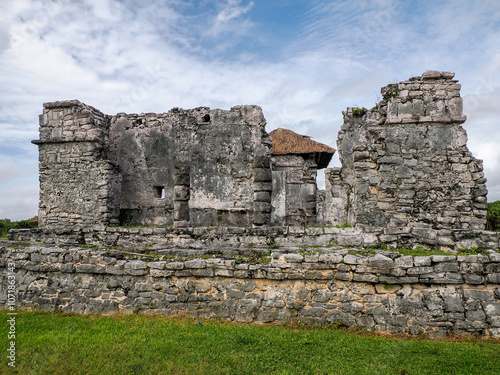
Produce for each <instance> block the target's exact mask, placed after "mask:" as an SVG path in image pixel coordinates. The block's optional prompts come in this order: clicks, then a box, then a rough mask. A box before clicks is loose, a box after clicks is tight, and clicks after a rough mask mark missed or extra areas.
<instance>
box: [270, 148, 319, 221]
mask: <svg viewBox="0 0 500 375" xmlns="http://www.w3.org/2000/svg"><path fill="white" fill-rule="evenodd" d="M271 160H272V163H271V169H272V176H273V189H272V198H271V205H272V215H271V222H272V223H273V224H275V225H290V226H301V225H302V226H312V225H316V223H317V215H316V196H317V187H316V174H317V166H318V165H317V163H316V161H315V160H314V157H313V156H312V155H310V156H308V157H307V156H302V155H274V156H273V157H272V159H271Z"/></svg>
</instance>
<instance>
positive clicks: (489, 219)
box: [486, 201, 500, 231]
mask: <svg viewBox="0 0 500 375" xmlns="http://www.w3.org/2000/svg"><path fill="white" fill-rule="evenodd" d="M486 206H487V210H488V213H487V215H486V229H488V230H497V231H498V230H500V201H496V202H491V203H487V204H486Z"/></svg>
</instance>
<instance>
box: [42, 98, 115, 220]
mask: <svg viewBox="0 0 500 375" xmlns="http://www.w3.org/2000/svg"><path fill="white" fill-rule="evenodd" d="M108 130H109V119H108V117H107V116H106V115H104V114H102V113H101V112H99V111H98V110H96V109H95V108H92V107H90V106H87V105H85V104H82V103H80V102H78V101H77V100H72V101H66V102H53V103H46V104H45V105H44V113H43V115H41V116H40V139H39V140H36V141H33V143H35V144H37V145H38V146H39V169H40V206H39V215H38V216H39V224H40V226H41V227H45V228H71V227H73V226H75V225H77V226H80V225H94V224H99V223H105V222H108V221H111V222H113V221H115V222H117V216H118V210H117V207H116V199H115V197H116V192H117V190H118V189H119V178H118V175H117V168H116V166H115V165H114V164H112V163H110V162H109V161H108V160H106V152H105V145H106V143H107V141H108Z"/></svg>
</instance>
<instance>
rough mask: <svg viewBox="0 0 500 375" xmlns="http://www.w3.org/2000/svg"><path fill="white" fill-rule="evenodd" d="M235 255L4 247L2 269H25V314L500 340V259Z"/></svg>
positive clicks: (19, 284) (20, 289)
mask: <svg viewBox="0 0 500 375" xmlns="http://www.w3.org/2000/svg"><path fill="white" fill-rule="evenodd" d="M233 251H234V250H233V249H226V250H225V251H222V250H219V251H218V254H217V255H216V254H214V252H213V250H212V251H208V250H206V249H200V250H198V251H192V252H186V251H181V250H177V251H173V252H171V253H170V254H169V256H167V257H165V259H163V260H162V259H161V258H158V259H154V258H152V257H141V256H140V255H138V254H136V255H131V254H127V253H124V252H120V251H111V250H108V251H96V250H82V249H81V248H73V249H71V248H70V249H64V248H60V247H28V248H9V247H4V246H3V247H0V267H3V268H5V267H6V265H7V264H8V263H9V264H10V267H12V264H15V270H16V271H15V272H16V274H15V278H16V288H17V298H18V301H19V306H18V307H20V308H22V309H41V310H51V311H53V310H58V311H64V312H73V313H103V314H108V313H115V312H133V311H135V312H151V313H161V314H167V315H175V314H186V315H190V316H195V317H208V318H215V317H218V318H224V319H229V320H234V321H238V322H261V323H269V322H290V321H303V322H309V323H314V324H318V323H320V324H328V323H329V324H336V325H345V326H349V327H355V326H356V327H364V328H366V329H375V330H378V331H384V332H391V333H399V332H404V333H409V334H427V335H428V336H429V337H444V336H446V335H447V334H459V335H461V334H474V335H489V336H493V337H500V288H499V287H500V285H499V284H500V255H499V254H498V253H491V254H490V255H489V256H480V255H477V256H475V255H471V256H458V257H456V256H438V255H434V256H422V257H412V256H401V255H400V254H398V253H391V252H379V253H377V254H376V255H375V256H374V257H363V256H358V255H354V254H350V253H349V250H347V249H345V250H337V251H334V250H331V249H315V251H307V252H305V251H302V252H296V251H295V252H294V251H288V250H282V251H278V250H273V251H272V252H270V251H262V250H261V251H258V250H253V251H251V250H249V252H247V253H246V254H244V255H234V254H232V252H233ZM137 258H139V259H137ZM1 275H2V276H1V278H2V282H1V284H0V285H1V289H0V303H1V304H2V305H3V306H6V303H7V301H6V300H7V298H6V292H7V290H6V286H7V285H8V283H7V280H6V277H7V272H5V270H4V271H3V272H1Z"/></svg>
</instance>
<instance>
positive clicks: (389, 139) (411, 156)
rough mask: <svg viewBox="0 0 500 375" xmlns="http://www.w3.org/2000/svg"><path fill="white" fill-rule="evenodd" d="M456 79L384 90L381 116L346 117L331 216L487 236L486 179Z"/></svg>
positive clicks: (435, 78) (429, 79)
mask: <svg viewBox="0 0 500 375" xmlns="http://www.w3.org/2000/svg"><path fill="white" fill-rule="evenodd" d="M453 75H454V74H453V73H447V72H434V71H428V72H426V73H424V74H423V75H422V77H413V78H411V79H410V80H409V81H403V82H400V83H398V84H391V85H388V86H386V87H384V88H382V90H381V92H382V95H383V100H382V101H381V102H380V103H378V104H377V106H376V107H375V108H373V109H371V110H365V109H363V108H349V109H348V110H347V111H346V112H345V113H344V125H343V126H342V128H341V130H340V132H339V137H338V152H339V157H340V161H341V163H342V169H341V170H340V171H337V172H339V173H333V171H332V172H330V173H327V177H328V178H329V181H328V183H329V185H327V188H328V190H327V192H326V194H327V195H328V194H330V195H331V197H332V199H330V207H332V206H333V208H329V207H328V206H327V207H326V208H324V210H326V211H328V210H331V211H335V212H339V213H340V214H342V210H341V209H340V208H341V207H346V209H345V210H344V215H345V216H344V217H342V218H341V220H340V221H342V219H343V220H345V221H346V222H349V223H350V224H353V225H357V224H365V225H373V226H389V227H391V226H395V227H404V226H414V227H425V228H434V229H484V228H485V224H486V194H487V190H486V187H485V182H486V179H485V178H484V173H483V166H482V161H480V160H477V159H475V158H474V157H473V156H472V154H471V153H470V151H469V150H468V148H467V146H466V142H467V135H466V132H465V130H464V129H463V128H462V127H461V126H460V124H461V123H463V122H464V121H465V118H466V117H465V116H464V115H463V113H462V99H461V98H460V93H459V92H460V85H459V84H458V83H457V81H456V80H453V79H452V78H453ZM328 203H329V201H328V199H326V204H328ZM326 220H327V223H328V221H334V220H333V219H332V218H331V217H330V218H328V217H327V219H326ZM337 220H338V218H337Z"/></svg>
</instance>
